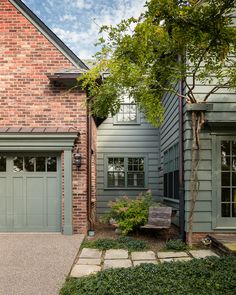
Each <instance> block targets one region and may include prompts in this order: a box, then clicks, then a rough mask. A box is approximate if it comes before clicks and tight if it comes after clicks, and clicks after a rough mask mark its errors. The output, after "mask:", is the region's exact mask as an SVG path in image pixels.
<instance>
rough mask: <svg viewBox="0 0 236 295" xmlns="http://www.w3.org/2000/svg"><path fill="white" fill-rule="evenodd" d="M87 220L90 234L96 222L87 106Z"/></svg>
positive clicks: (90, 131)
mask: <svg viewBox="0 0 236 295" xmlns="http://www.w3.org/2000/svg"><path fill="white" fill-rule="evenodd" d="M87 130H88V131H87V196H88V197H87V219H88V222H89V229H88V232H90V231H94V221H93V219H92V216H91V215H92V200H91V199H92V198H91V192H92V188H91V186H92V124H91V115H90V113H89V108H88V106H87Z"/></svg>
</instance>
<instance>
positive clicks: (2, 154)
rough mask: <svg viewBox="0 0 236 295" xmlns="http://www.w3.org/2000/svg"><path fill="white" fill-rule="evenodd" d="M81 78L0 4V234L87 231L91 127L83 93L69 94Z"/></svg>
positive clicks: (57, 49) (26, 12)
mask: <svg viewBox="0 0 236 295" xmlns="http://www.w3.org/2000/svg"><path fill="white" fill-rule="evenodd" d="M86 70H87V66H86V65H85V64H84V63H83V62H82V61H81V60H80V59H79V58H78V57H77V56H76V55H75V54H74V53H73V52H72V51H71V50H70V49H69V48H68V47H67V46H66V45H65V44H64V43H63V42H62V41H61V40H60V39H59V38H58V37H57V36H56V35H55V34H54V33H53V32H52V31H51V30H50V29H49V28H48V27H47V26H45V24H44V23H42V21H40V19H39V18H38V17H37V16H36V15H34V14H33V12H32V11H31V10H30V9H28V8H27V7H26V6H25V5H24V3H23V2H21V1H19V0H1V2H0V93H1V102H0V104H1V108H0V231H1V232H4V231H8V232H9V231H12V232H18V231H34V232H41V231H42V232H50V231H53V232H63V233H65V234H71V233H85V232H86V230H87V229H88V228H89V227H91V226H92V210H91V209H92V207H93V205H94V203H93V202H94V197H95V184H94V183H95V155H96V153H95V138H96V127H95V124H94V121H93V119H92V118H91V117H90V116H89V115H88V111H87V109H86V106H85V101H86V93H85V92H83V91H81V90H80V89H79V87H78V88H76V89H74V90H73V91H68V89H70V88H71V85H74V83H75V82H76V77H77V76H78V75H81V74H83V73H84V72H85V71H86ZM88 221H89V224H88Z"/></svg>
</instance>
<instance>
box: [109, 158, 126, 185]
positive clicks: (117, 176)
mask: <svg viewBox="0 0 236 295" xmlns="http://www.w3.org/2000/svg"><path fill="white" fill-rule="evenodd" d="M107 181H108V183H107V184H108V186H109V187H111V186H115V187H123V186H125V166H124V158H108V172H107Z"/></svg>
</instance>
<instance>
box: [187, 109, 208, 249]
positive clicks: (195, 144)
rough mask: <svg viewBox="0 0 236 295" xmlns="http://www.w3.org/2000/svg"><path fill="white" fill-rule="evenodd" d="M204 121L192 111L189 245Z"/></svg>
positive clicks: (202, 117)
mask: <svg viewBox="0 0 236 295" xmlns="http://www.w3.org/2000/svg"><path fill="white" fill-rule="evenodd" d="M203 121H204V113H203V112H196V111H193V112H192V136H193V138H192V150H191V156H192V162H191V177H190V197H191V200H190V211H189V216H188V238H187V242H188V245H189V246H190V247H192V245H193V239H192V236H193V214H194V208H195V205H196V199H197V194H198V191H199V180H198V166H199V162H200V132H201V127H202V124H203Z"/></svg>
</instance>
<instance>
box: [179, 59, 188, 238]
mask: <svg viewBox="0 0 236 295" xmlns="http://www.w3.org/2000/svg"><path fill="white" fill-rule="evenodd" d="M179 60H180V62H181V57H179ZM179 90H180V94H181V95H183V94H184V93H183V92H184V82H183V80H182V79H181V80H180V82H179ZM183 106H184V103H183V98H182V97H179V227H180V239H181V240H182V241H185V239H186V236H185V194H184V133H183V132H184V127H183Z"/></svg>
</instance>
